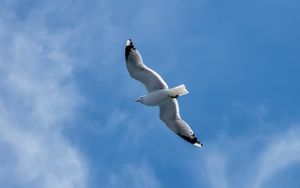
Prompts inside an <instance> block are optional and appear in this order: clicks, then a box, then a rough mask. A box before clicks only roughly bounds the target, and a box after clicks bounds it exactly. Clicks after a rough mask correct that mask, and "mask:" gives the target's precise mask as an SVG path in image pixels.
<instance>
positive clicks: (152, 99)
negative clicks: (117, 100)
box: [125, 39, 203, 147]
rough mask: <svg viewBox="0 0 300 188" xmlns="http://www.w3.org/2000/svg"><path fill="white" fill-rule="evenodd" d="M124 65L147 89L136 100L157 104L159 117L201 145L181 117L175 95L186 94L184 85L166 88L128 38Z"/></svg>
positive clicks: (174, 129)
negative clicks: (144, 93) (145, 93)
mask: <svg viewBox="0 0 300 188" xmlns="http://www.w3.org/2000/svg"><path fill="white" fill-rule="evenodd" d="M125 59H126V66H127V69H128V72H129V74H130V76H131V77H132V78H134V79H136V80H138V81H140V82H142V83H143V84H144V85H145V87H146V88H147V90H148V94H147V95H144V96H141V97H139V98H138V99H137V100H136V102H140V103H142V104H144V105H147V106H159V109H160V113H159V117H160V119H161V120H162V121H163V122H164V123H165V124H166V125H167V126H168V127H169V128H170V129H171V130H172V131H173V132H175V133H176V134H177V135H179V136H180V137H181V138H183V139H184V140H186V141H188V142H190V143H192V144H194V145H195V146H197V147H202V146H203V145H202V144H201V143H200V141H199V140H198V139H197V137H196V136H195V134H194V132H193V130H192V129H191V128H190V126H189V125H188V124H187V123H186V122H185V121H184V120H182V119H181V117H180V114H179V107H178V102H177V97H179V96H182V95H186V94H188V91H187V90H186V88H185V86H184V85H183V84H182V85H179V86H177V87H174V88H171V89H169V88H168V85H167V84H166V82H165V81H164V80H163V79H162V78H161V76H160V75H159V74H158V73H157V72H155V71H154V70H152V69H150V68H148V67H147V66H146V65H144V63H143V60H142V57H141V55H140V54H139V52H138V51H137V50H136V49H135V47H134V46H133V43H132V41H131V40H130V39H129V40H127V42H126V47H125Z"/></svg>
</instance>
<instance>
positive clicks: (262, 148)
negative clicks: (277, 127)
mask: <svg viewBox="0 0 300 188" xmlns="http://www.w3.org/2000/svg"><path fill="white" fill-rule="evenodd" d="M290 127H291V128H289V129H288V130H285V131H284V132H281V133H278V132H277V133H273V134H270V135H264V136H262V135H260V134H259V133H257V135H255V136H254V135H252V134H251V135H244V136H243V137H238V138H232V137H229V136H222V137H221V138H220V140H218V141H217V143H216V144H209V143H208V144H206V146H207V147H209V148H207V149H205V148H204V150H205V151H204V154H203V157H202V158H201V169H202V171H203V163H204V167H205V168H204V169H205V172H204V175H203V176H201V177H203V178H204V179H206V180H207V182H208V183H209V184H210V186H211V187H212V188H219V187H223V188H226V187H249V188H250V187H251V188H252V187H255V188H262V187H265V186H264V185H265V184H264V183H270V182H269V180H272V179H273V178H277V175H278V174H279V172H280V171H282V170H286V169H288V168H290V167H292V165H294V164H296V163H300V138H299V133H300V129H299V128H297V126H295V125H292V126H290Z"/></svg>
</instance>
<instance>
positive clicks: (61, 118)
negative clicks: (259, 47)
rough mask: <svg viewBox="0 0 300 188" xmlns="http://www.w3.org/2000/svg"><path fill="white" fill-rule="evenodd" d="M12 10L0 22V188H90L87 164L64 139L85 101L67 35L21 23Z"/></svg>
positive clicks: (26, 21) (29, 22) (28, 21)
mask: <svg viewBox="0 0 300 188" xmlns="http://www.w3.org/2000/svg"><path fill="white" fill-rule="evenodd" d="M7 8H8V10H6V14H5V17H4V18H3V19H1V20H0V22H1V25H2V27H1V31H0V41H4V42H1V44H0V61H1V64H0V74H1V81H0V85H1V89H0V112H1V116H0V153H1V157H0V164H5V165H3V166H4V168H1V170H0V186H1V187H43V188H52V187H64V188H71V187H72V188H73V187H85V186H86V181H87V177H86V176H87V167H86V164H85V161H84V159H83V158H82V157H81V155H80V153H79V152H78V151H77V149H76V148H75V147H74V146H72V144H71V143H69V142H68V140H67V139H66V138H65V137H64V135H63V133H62V131H63V129H64V127H65V125H66V124H67V123H71V122H72V120H71V119H73V118H72V117H74V115H76V113H77V108H78V106H80V104H81V102H82V100H83V98H82V97H81V96H80V94H79V92H78V90H77V89H76V86H75V84H74V83H73V81H72V79H73V78H72V59H71V58H70V57H69V56H68V55H67V53H65V51H64V48H63V45H64V42H65V40H66V38H67V36H68V32H60V33H58V34H55V33H51V32H49V30H48V29H47V28H46V27H43V26H41V25H40V26H39V25H36V24H33V22H34V21H33V20H30V19H28V20H25V21H22V22H19V21H18V20H17V19H16V18H15V17H14V16H11V15H13V14H14V13H15V12H14V10H10V9H11V8H12V7H7ZM2 14H3V15H4V13H2ZM1 166H2V165H1Z"/></svg>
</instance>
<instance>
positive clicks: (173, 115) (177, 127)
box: [159, 99, 203, 147]
mask: <svg viewBox="0 0 300 188" xmlns="http://www.w3.org/2000/svg"><path fill="white" fill-rule="evenodd" d="M159 109H160V113H159V117H160V119H161V120H162V121H163V122H164V123H165V124H166V125H167V126H168V127H169V128H170V129H171V130H172V131H174V132H175V133H176V134H178V135H179V136H180V137H181V138H183V139H184V140H186V141H188V142H190V143H192V144H194V145H195V146H198V147H202V146H203V145H202V144H201V143H200V141H199V140H198V139H197V137H196V136H195V134H194V132H193V130H192V129H191V127H190V126H189V125H188V124H187V123H186V122H185V121H184V120H182V119H181V117H180V114H179V107H178V102H177V99H172V100H169V101H167V102H165V103H163V104H162V105H159Z"/></svg>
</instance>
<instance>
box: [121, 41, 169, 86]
mask: <svg viewBox="0 0 300 188" xmlns="http://www.w3.org/2000/svg"><path fill="white" fill-rule="evenodd" d="M130 42H131V41H130ZM125 58H126V66H127V69H128V72H129V74H130V76H131V77H132V78H134V79H136V80H138V81H140V82H142V83H143V84H144V85H145V87H146V88H147V90H148V92H151V91H154V90H158V89H166V88H168V85H167V84H166V82H165V81H164V80H163V79H162V78H161V76H160V75H159V74H158V73H157V72H155V71H154V70H152V69H150V68H149V67H147V66H146V65H145V64H144V63H143V60H142V56H141V55H140V53H139V52H138V51H137V50H136V49H135V48H134V46H133V44H132V42H131V43H130V45H127V46H126V48H125Z"/></svg>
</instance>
